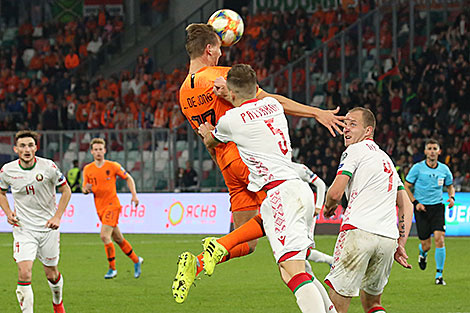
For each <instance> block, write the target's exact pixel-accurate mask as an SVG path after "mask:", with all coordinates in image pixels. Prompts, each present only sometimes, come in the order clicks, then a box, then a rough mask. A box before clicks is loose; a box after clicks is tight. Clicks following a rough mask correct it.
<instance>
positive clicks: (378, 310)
mask: <svg viewBox="0 0 470 313" xmlns="http://www.w3.org/2000/svg"><path fill="white" fill-rule="evenodd" d="M374 312H377V313H378V312H385V309H384V308H383V307H381V306H376V307H373V308H372V309H370V310H369V312H367V313H374Z"/></svg>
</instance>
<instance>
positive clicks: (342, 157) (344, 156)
mask: <svg viewBox="0 0 470 313" xmlns="http://www.w3.org/2000/svg"><path fill="white" fill-rule="evenodd" d="M347 156H348V153H347V152H344V153H343V154H342V155H341V162H343V160H344V159H346V157H347Z"/></svg>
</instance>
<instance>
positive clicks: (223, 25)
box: [207, 9, 245, 47]
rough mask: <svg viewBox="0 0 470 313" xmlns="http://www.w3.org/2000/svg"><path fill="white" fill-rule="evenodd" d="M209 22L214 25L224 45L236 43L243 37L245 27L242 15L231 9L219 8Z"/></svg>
mask: <svg viewBox="0 0 470 313" xmlns="http://www.w3.org/2000/svg"><path fill="white" fill-rule="evenodd" d="M207 24H209V25H212V27H214V29H215V31H216V33H217V34H218V35H219V37H220V39H222V46H224V47H229V46H232V45H234V44H236V43H237V42H238V41H239V40H240V38H242V35H243V30H244V28H245V26H244V25H243V20H242V17H241V16H240V15H239V14H238V13H237V12H235V11H232V10H229V9H223V10H219V11H217V12H215V13H214V14H212V16H211V17H210V18H209V21H208V22H207Z"/></svg>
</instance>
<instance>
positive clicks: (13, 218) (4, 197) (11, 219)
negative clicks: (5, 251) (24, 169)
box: [0, 190, 19, 226]
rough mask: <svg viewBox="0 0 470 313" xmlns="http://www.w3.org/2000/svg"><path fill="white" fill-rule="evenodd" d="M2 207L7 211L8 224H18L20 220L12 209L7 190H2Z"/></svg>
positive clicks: (0, 192) (0, 196)
mask: <svg viewBox="0 0 470 313" xmlns="http://www.w3.org/2000/svg"><path fill="white" fill-rule="evenodd" d="M0 207H2V210H3V212H5V215H6V217H7V221H8V224H11V225H15V226H17V225H18V222H19V221H18V219H17V218H16V214H15V212H13V211H12V210H11V209H10V205H9V204H8V199H7V192H6V190H0Z"/></svg>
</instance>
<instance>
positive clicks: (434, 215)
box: [414, 203, 446, 240]
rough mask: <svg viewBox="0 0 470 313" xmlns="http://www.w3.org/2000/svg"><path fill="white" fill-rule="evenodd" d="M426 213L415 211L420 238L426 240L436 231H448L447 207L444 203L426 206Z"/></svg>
mask: <svg viewBox="0 0 470 313" xmlns="http://www.w3.org/2000/svg"><path fill="white" fill-rule="evenodd" d="M424 207H425V208H426V212H423V211H417V210H416V208H415V209H414V213H415V219H416V229H417V230H418V238H419V239H420V240H426V239H428V238H429V237H431V234H432V233H434V231H436V230H440V231H444V232H445V231H446V225H445V217H444V213H445V206H444V204H442V203H438V204H433V205H425V206H424Z"/></svg>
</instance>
